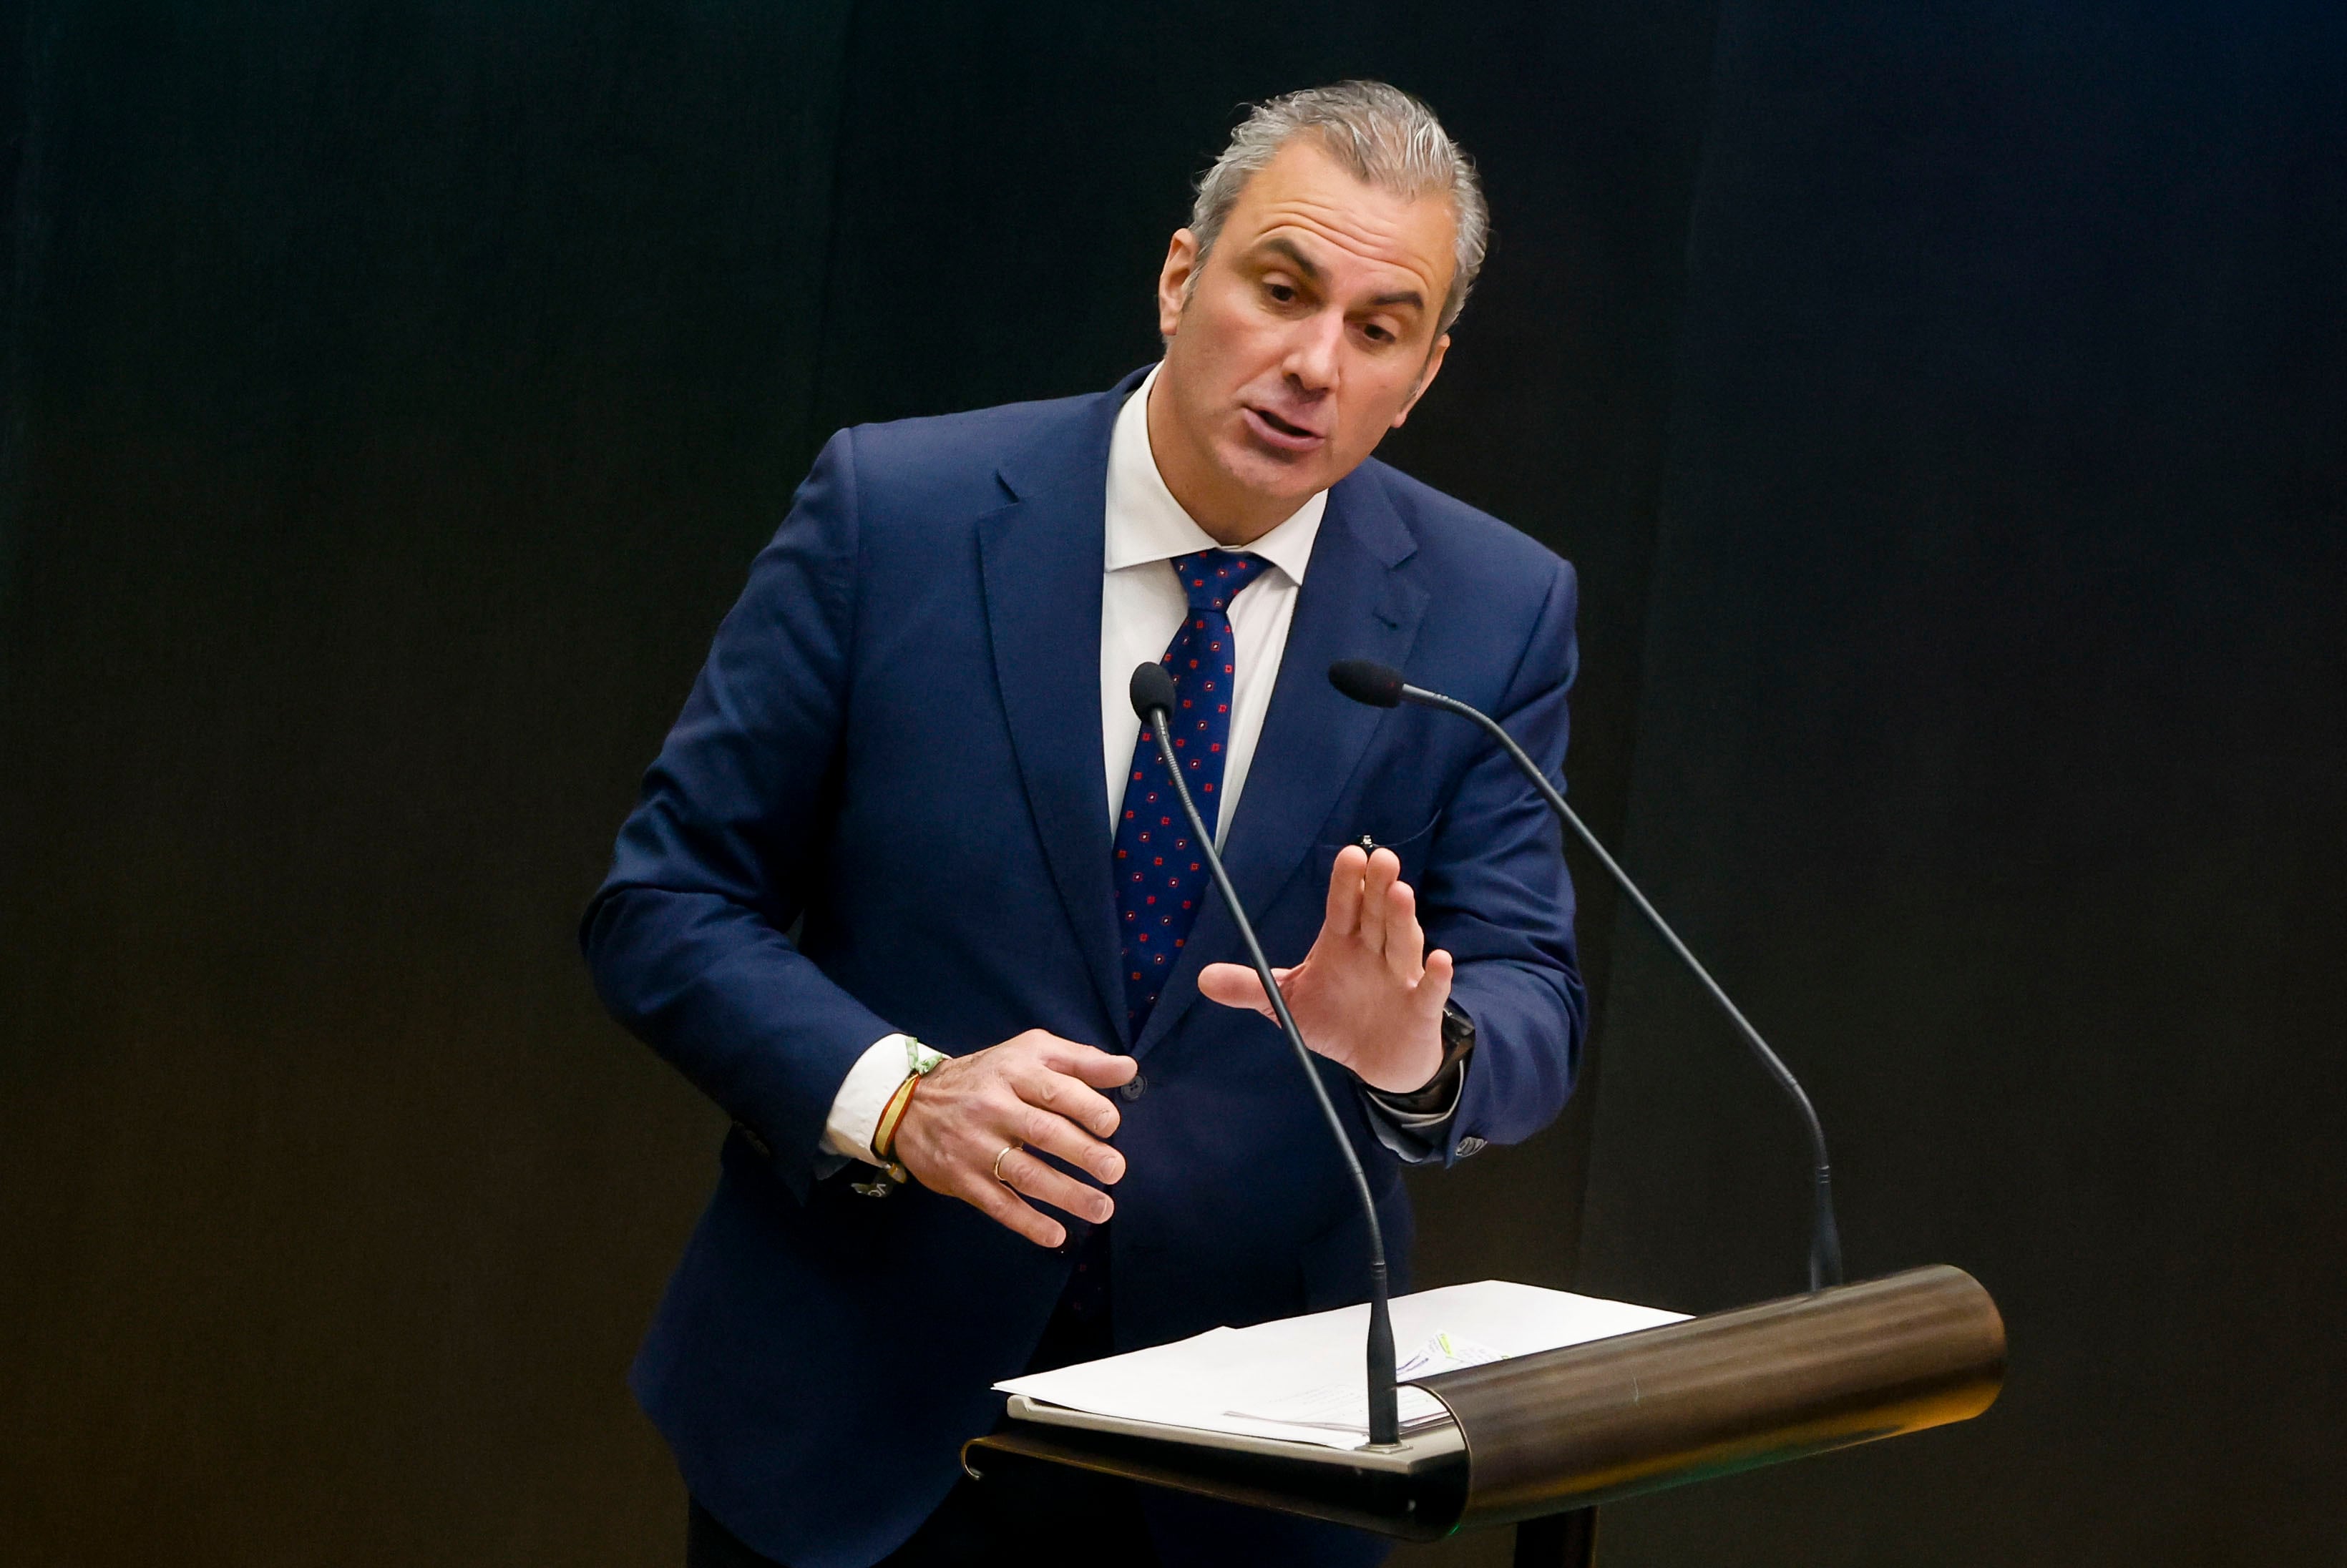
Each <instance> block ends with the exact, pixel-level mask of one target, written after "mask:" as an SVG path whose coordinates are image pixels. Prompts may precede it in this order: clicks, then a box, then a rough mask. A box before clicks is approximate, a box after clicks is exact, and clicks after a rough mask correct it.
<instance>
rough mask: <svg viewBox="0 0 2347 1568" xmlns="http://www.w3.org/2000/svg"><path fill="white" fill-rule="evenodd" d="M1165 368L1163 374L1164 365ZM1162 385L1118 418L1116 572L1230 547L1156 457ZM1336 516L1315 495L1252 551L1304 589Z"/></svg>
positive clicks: (1112, 505) (1137, 395)
mask: <svg viewBox="0 0 2347 1568" xmlns="http://www.w3.org/2000/svg"><path fill="white" fill-rule="evenodd" d="M1159 368H1163V367H1162V366H1161V367H1159ZM1156 384H1157V370H1156V369H1152V370H1151V371H1150V372H1149V374H1148V375H1147V376H1145V377H1144V378H1143V380H1142V382H1141V385H1139V386H1138V387H1136V388H1134V389H1133V395H1132V396H1130V397H1128V398H1126V399H1125V400H1124V407H1123V408H1122V409H1120V410H1119V411H1117V416H1116V428H1115V430H1114V432H1113V433H1112V434H1111V435H1110V436H1109V443H1108V528H1107V535H1108V538H1107V555H1106V563H1107V568H1108V570H1110V571H1112V572H1115V571H1122V569H1123V568H1125V567H1127V566H1141V565H1148V564H1149V563H1150V562H1152V561H1170V560H1172V559H1173V557H1175V556H1176V555H1191V554H1193V553H1194V552H1196V551H1199V550H1220V549H1226V548H1228V546H1227V545H1218V544H1216V543H1215V541H1214V536H1213V535H1209V534H1208V533H1207V532H1206V531H1205V530H1204V528H1201V527H1199V526H1198V524H1197V523H1196V522H1195V521H1194V519H1193V518H1192V517H1191V515H1190V514H1188V513H1187V512H1185V511H1184V510H1183V509H1182V504H1181V503H1180V502H1179V501H1176V500H1174V499H1173V492H1172V491H1171V490H1168V489H1167V488H1166V487H1165V476H1164V475H1163V473H1159V472H1158V471H1157V459H1156V457H1155V456H1154V455H1153V453H1151V452H1150V450H1149V389H1150V388H1151V387H1153V386H1155V385H1156ZM1327 509H1328V493H1327V491H1325V490H1323V491H1320V492H1319V493H1317V494H1315V495H1314V496H1313V497H1312V498H1311V499H1310V500H1308V501H1307V502H1306V503H1305V504H1303V505H1301V506H1299V507H1297V508H1296V511H1295V512H1294V513H1293V514H1290V515H1289V516H1288V518H1287V519H1286V521H1285V522H1283V523H1281V524H1279V526H1277V527H1276V528H1274V529H1273V530H1272V531H1271V532H1270V533H1268V534H1266V535H1264V536H1263V537H1262V538H1260V539H1257V540H1256V541H1255V543H1254V544H1252V545H1247V546H1245V549H1246V551H1247V553H1248V554H1249V555H1260V556H1262V557H1263V558H1264V559H1265V560H1266V561H1268V562H1270V563H1271V564H1272V565H1275V566H1276V567H1278V568H1279V569H1280V570H1281V571H1283V572H1285V573H1286V574H1287V576H1288V580H1289V581H1291V582H1294V583H1296V584H1297V585H1302V583H1303V581H1304V569H1305V567H1306V566H1307V565H1310V564H1311V560H1312V543H1313V541H1314V540H1315V539H1317V538H1318V537H1319V535H1320V518H1321V514H1324V513H1325V512H1327Z"/></svg>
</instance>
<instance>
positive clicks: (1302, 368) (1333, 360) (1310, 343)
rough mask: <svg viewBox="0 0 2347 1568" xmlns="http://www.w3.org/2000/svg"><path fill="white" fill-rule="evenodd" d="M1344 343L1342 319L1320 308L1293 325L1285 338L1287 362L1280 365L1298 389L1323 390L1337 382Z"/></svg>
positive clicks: (1301, 390) (1303, 390)
mask: <svg viewBox="0 0 2347 1568" xmlns="http://www.w3.org/2000/svg"><path fill="white" fill-rule="evenodd" d="M1344 342H1345V318H1344V316H1343V314H1342V313H1340V312H1338V311H1320V312H1319V313H1317V314H1316V315H1313V316H1310V317H1308V318H1307V319H1306V320H1304V321H1299V322H1297V323H1296V334H1295V336H1294V337H1292V338H1290V339H1289V340H1288V344H1287V362H1286V364H1285V365H1284V366H1282V367H1281V368H1282V369H1283V370H1285V371H1286V372H1287V378H1288V380H1289V381H1291V382H1295V383H1296V390H1297V391H1298V392H1304V393H1307V395H1309V394H1317V393H1320V392H1327V391H1328V390H1329V389H1330V388H1332V387H1334V386H1335V385H1336V384H1337V354H1338V351H1340V350H1341V349H1342V348H1343V347H1344Z"/></svg>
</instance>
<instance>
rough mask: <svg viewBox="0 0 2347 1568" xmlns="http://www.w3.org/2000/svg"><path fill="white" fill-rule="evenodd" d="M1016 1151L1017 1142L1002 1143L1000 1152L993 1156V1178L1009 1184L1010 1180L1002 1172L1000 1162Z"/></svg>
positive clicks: (1006, 1184)
mask: <svg viewBox="0 0 2347 1568" xmlns="http://www.w3.org/2000/svg"><path fill="white" fill-rule="evenodd" d="M1018 1152H1019V1145H1017V1144H1005V1145H1002V1152H1001V1153H1000V1154H999V1155H997V1156H994V1179H995V1180H996V1181H999V1182H1000V1183H1001V1184H1002V1185H1003V1186H1010V1178H1009V1177H1007V1176H1004V1175H1003V1174H1002V1162H1003V1161H1004V1160H1007V1159H1009V1158H1010V1156H1012V1155H1015V1154H1017V1153H1018Z"/></svg>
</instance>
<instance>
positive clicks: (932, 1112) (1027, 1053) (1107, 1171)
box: [893, 1029, 1133, 1247]
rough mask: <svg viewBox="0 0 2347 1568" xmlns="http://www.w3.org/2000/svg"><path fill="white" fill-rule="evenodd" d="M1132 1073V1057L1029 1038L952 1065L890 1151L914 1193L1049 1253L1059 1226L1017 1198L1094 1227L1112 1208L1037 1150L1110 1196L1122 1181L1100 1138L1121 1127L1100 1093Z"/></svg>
mask: <svg viewBox="0 0 2347 1568" xmlns="http://www.w3.org/2000/svg"><path fill="white" fill-rule="evenodd" d="M1132 1078H1133V1058H1132V1057H1130V1056H1116V1055H1112V1054H1109V1053H1108V1052H1106V1051H1101V1050H1096V1049H1094V1048H1093V1047H1092V1046H1090V1045H1079V1044H1076V1043H1075V1042H1074V1041H1072V1040H1062V1039H1061V1038H1060V1037H1059V1036H1058V1035H1056V1034H1050V1033H1045V1032H1044V1031H1042V1030H1040V1029H1030V1030H1029V1031H1027V1033H1024V1034H1019V1035H1014V1036H1013V1037H1011V1038H1010V1039H1009V1040H1006V1041H1004V1042H1003V1043H1002V1044H999V1045H996V1046H991V1047H989V1049H987V1050H984V1051H973V1052H971V1053H970V1054H969V1055H967V1056H957V1057H955V1058H953V1059H952V1060H951V1061H949V1062H947V1063H944V1064H941V1065H940V1066H938V1069H937V1070H936V1071H935V1072H933V1073H931V1074H929V1075H928V1078H926V1079H925V1080H923V1081H922V1084H921V1086H920V1088H919V1089H918V1090H917V1091H916V1092H915V1093H914V1095H913V1101H912V1104H911V1105H909V1106H907V1109H906V1111H905V1116H904V1120H903V1121H902V1122H900V1123H899V1124H898V1125H897V1142H896V1147H895V1150H894V1151H893V1152H894V1153H895V1155H896V1156H897V1160H898V1161H899V1162H900V1163H902V1164H903V1166H904V1167H905V1168H906V1169H907V1170H908V1171H910V1172H912V1174H913V1176H914V1178H915V1179H916V1180H917V1181H918V1182H919V1183H920V1184H921V1185H922V1186H925V1187H928V1188H929V1189H930V1190H932V1191H934V1192H941V1193H944V1194H946V1195H947V1196H950V1197H958V1198H960V1199H961V1200H962V1201H963V1202H964V1203H967V1204H969V1205H971V1206H972V1207H975V1208H977V1209H978V1210H979V1212H981V1213H983V1214H984V1215H986V1216H987V1217H989V1218H990V1219H993V1220H994V1221H996V1222H997V1223H999V1224H1001V1225H1004V1226H1008V1227H1010V1229H1012V1230H1015V1231H1017V1232H1018V1233H1019V1234H1020V1235H1021V1236H1023V1237H1026V1238H1027V1239H1028V1240H1030V1241H1031V1242H1033V1243H1034V1244H1035V1245H1036V1246H1038V1247H1057V1246H1059V1245H1060V1244H1061V1242H1063V1241H1065V1240H1067V1238H1068V1230H1067V1227H1065V1226H1063V1225H1061V1223H1060V1222H1059V1221H1058V1220H1056V1219H1053V1218H1052V1217H1051V1216H1049V1215H1047V1214H1044V1213H1042V1212H1040V1210H1038V1209H1036V1208H1034V1207H1030V1205H1029V1204H1028V1203H1027V1202H1026V1199H1027V1198H1033V1199H1034V1200H1035V1201H1036V1202H1038V1203H1045V1204H1049V1205H1051V1207H1053V1208H1056V1209H1058V1210H1060V1211H1061V1213H1063V1214H1071V1215H1074V1216H1076V1217H1078V1218H1080V1219H1088V1220H1090V1221H1092V1223H1093V1224H1095V1225H1098V1224H1100V1223H1101V1222H1102V1221H1103V1220H1105V1219H1107V1218H1108V1217H1109V1216H1110V1215H1112V1214H1113V1213H1115V1212H1116V1205H1115V1204H1114V1203H1113V1202H1112V1200H1111V1199H1110V1197H1109V1196H1108V1194H1106V1193H1104V1192H1102V1191H1101V1190H1100V1188H1099V1187H1095V1186H1086V1185H1085V1184H1084V1183H1082V1182H1080V1181H1078V1180H1076V1179H1075V1178H1074V1177H1073V1176H1069V1175H1068V1174H1067V1173H1066V1172H1064V1171H1062V1170H1061V1169H1059V1168H1058V1167H1057V1166H1053V1165H1052V1164H1051V1162H1050V1161H1048V1160H1045V1159H1043V1158H1041V1157H1040V1155H1039V1154H1038V1153H1037V1152H1036V1151H1038V1150H1040V1151H1041V1153H1043V1154H1051V1155H1056V1156H1059V1157H1060V1158H1061V1159H1063V1160H1065V1161H1067V1162H1068V1163H1069V1164H1070V1165H1071V1166H1076V1167H1077V1168H1078V1169H1080V1170H1083V1171H1087V1172H1089V1173H1091V1175H1092V1176H1093V1177H1094V1179H1096V1180H1098V1181H1101V1182H1102V1183H1104V1184H1107V1185H1110V1186H1113V1185H1114V1184H1115V1183H1116V1181H1117V1180H1118V1178H1119V1177H1121V1176H1123V1175H1124V1156H1122V1155H1121V1154H1119V1153H1117V1151H1116V1150H1114V1149H1112V1148H1111V1147H1109V1145H1106V1144H1104V1143H1102V1141H1101V1140H1102V1138H1105V1137H1107V1136H1109V1135H1111V1134H1112V1133H1114V1132H1115V1131H1116V1126H1117V1123H1118V1121H1119V1120H1120V1119H1121V1118H1120V1117H1119V1115H1118V1114H1117V1109H1116V1105H1115V1103H1114V1102H1113V1101H1112V1100H1110V1099H1109V1098H1108V1096H1106V1095H1102V1094H1101V1093H1100V1091H1101V1090H1102V1089H1112V1088H1114V1087H1116V1086H1117V1085H1118V1084H1123V1083H1128V1082H1130V1081H1131V1080H1132ZM1005 1150H1009V1151H1010V1152H1009V1153H1007V1154H1006V1153H1004V1151H1005Z"/></svg>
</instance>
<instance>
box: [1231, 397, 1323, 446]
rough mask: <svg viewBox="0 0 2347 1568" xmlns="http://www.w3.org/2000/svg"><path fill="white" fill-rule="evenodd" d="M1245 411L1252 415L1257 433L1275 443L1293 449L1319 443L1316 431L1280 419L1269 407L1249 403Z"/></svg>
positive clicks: (1291, 421) (1318, 434) (1318, 435)
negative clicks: (1257, 406) (1258, 406)
mask: <svg viewBox="0 0 2347 1568" xmlns="http://www.w3.org/2000/svg"><path fill="white" fill-rule="evenodd" d="M1247 412H1248V413H1249V414H1251V415H1252V416H1254V419H1255V428H1256V430H1257V431H1258V433H1261V434H1263V435H1265V436H1266V437H1267V438H1269V439H1270V441H1271V442H1272V443H1274V444H1275V445H1278V446H1284V447H1286V448H1288V449H1290V450H1291V451H1294V450H1299V449H1302V448H1304V447H1308V446H1313V445H1317V443H1319V440H1320V433H1319V432H1318V431H1317V430H1309V429H1307V428H1306V427H1305V426H1303V425H1300V424H1297V423H1296V422H1295V421H1293V420H1286V419H1282V418H1280V417H1279V415H1277V414H1276V413H1274V412H1271V411H1270V410H1269V409H1266V408H1255V407H1254V406H1252V405H1250V406H1249V407H1248V409H1247Z"/></svg>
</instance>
